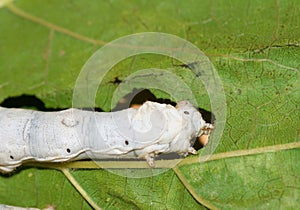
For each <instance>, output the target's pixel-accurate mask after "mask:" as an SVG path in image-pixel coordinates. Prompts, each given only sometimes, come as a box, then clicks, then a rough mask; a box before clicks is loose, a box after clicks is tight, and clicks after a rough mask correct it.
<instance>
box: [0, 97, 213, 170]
mask: <svg viewBox="0 0 300 210" xmlns="http://www.w3.org/2000/svg"><path fill="white" fill-rule="evenodd" d="M210 128H212V125H211V124H208V123H206V122H205V121H204V120H203V119H202V116H201V114H200V113H199V112H198V111H197V109H196V108H194V107H193V106H192V105H191V104H190V103H189V102H188V101H181V102H179V103H178V104H177V106H176V108H175V107H173V106H171V105H166V104H159V103H155V102H150V101H149V102H146V103H144V104H143V105H142V106H140V107H139V108H129V109H125V110H122V111H117V112H108V113H103V112H101V113H100V112H91V111H83V110H79V109H73V108H72V109H68V110H64V111H59V112H40V111H33V110H25V109H8V108H1V107H0V143H1V147H0V170H2V171H3V172H10V171H12V170H14V169H15V168H16V167H18V166H20V165H21V164H22V163H23V162H25V161H44V162H63V161H70V160H79V159H86V158H92V159H104V158H145V159H146V160H147V162H148V163H149V165H150V166H154V157H155V156H156V155H158V154H161V153H171V152H176V153H178V154H181V155H187V154H188V153H193V154H195V153H196V151H195V150H194V149H193V147H192V146H191V144H192V143H193V140H194V139H195V138H196V137H198V136H201V135H203V134H206V131H207V130H208V129H210Z"/></svg>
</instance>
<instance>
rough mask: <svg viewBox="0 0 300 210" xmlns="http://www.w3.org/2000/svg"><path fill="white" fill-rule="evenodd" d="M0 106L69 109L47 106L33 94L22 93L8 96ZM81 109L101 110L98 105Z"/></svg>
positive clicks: (51, 109) (49, 109)
mask: <svg viewBox="0 0 300 210" xmlns="http://www.w3.org/2000/svg"><path fill="white" fill-rule="evenodd" d="M0 106H2V107H6V108H24V109H34V110H38V111H44V112H51V111H52V112H53V111H61V110H65V109H69V108H70V107H66V108H58V107H56V108H48V107H46V106H45V103H44V102H43V101H42V100H41V99H39V98H38V97H36V96H35V95H27V94H23V95H20V96H14V97H8V98H6V99H5V100H4V101H2V102H1V103H0ZM81 109H82V110H86V111H97V112H103V110H102V109H100V108H99V107H94V108H86V107H83V108H81Z"/></svg>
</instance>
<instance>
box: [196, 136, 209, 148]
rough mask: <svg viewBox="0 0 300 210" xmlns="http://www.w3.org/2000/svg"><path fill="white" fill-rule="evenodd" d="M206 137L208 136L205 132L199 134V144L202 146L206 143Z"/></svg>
mask: <svg viewBox="0 0 300 210" xmlns="http://www.w3.org/2000/svg"><path fill="white" fill-rule="evenodd" d="M208 137H209V135H207V134H203V135H201V136H199V137H198V141H199V142H200V144H201V145H202V146H205V145H207V143H208Z"/></svg>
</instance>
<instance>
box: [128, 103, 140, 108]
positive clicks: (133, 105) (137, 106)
mask: <svg viewBox="0 0 300 210" xmlns="http://www.w3.org/2000/svg"><path fill="white" fill-rule="evenodd" d="M140 106H142V105H141V104H132V105H131V106H130V108H134V109H138V108H140Z"/></svg>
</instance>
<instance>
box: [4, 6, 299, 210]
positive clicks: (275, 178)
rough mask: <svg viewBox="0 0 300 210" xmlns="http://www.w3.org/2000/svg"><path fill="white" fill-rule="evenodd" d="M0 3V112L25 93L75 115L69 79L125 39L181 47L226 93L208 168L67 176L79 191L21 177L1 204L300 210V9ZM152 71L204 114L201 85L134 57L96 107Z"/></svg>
mask: <svg viewBox="0 0 300 210" xmlns="http://www.w3.org/2000/svg"><path fill="white" fill-rule="evenodd" d="M3 2H4V1H0V25H1V33H0V64H1V66H0V68H1V74H0V101H3V100H4V99H6V98H7V97H12V96H19V95H22V94H31V95H35V96H37V97H38V98H39V99H41V100H42V101H43V102H44V103H45V106H46V107H51V108H55V107H60V108H67V107H71V106H72V93H73V89H74V85H75V82H76V78H77V77H78V74H79V72H80V70H81V68H82V66H83V65H84V63H85V62H86V60H87V59H88V58H89V57H90V56H91V55H92V54H93V53H94V52H95V51H96V50H97V49H99V48H100V47H101V46H102V45H104V44H105V43H108V42H110V41H112V40H114V39H116V38H119V37H121V36H124V35H128V34H132V33H137V32H145V31H158V32H165V33H171V34H174V35H177V36H180V37H182V38H185V39H187V40H188V41H190V42H192V43H193V44H195V45H196V46H197V47H199V49H201V50H202V51H204V52H205V53H206V54H207V55H208V56H209V58H210V59H211V60H212V62H213V64H214V66H215V68H216V69H217V72H218V74H219V76H220V77H221V80H222V82H223V86H224V90H225V93H226V102H227V117H226V126H225V130H224V133H223V136H222V138H221V140H220V144H219V145H218V147H217V150H216V151H215V152H214V154H213V155H212V156H211V157H209V158H211V159H210V160H208V161H207V162H203V161H202V162H201V161H200V159H199V157H198V156H196V157H191V158H187V159H185V160H184V161H182V162H181V163H180V164H179V165H178V166H177V167H175V168H174V171H172V170H168V171H167V172H165V173H162V174H159V175H157V176H153V177H148V178H140V179H133V178H125V177H122V176H118V175H115V174H112V173H110V172H108V171H107V170H101V169H98V170H90V169H89V170H88V169H86V170H84V169H77V170H74V171H71V172H69V171H68V170H67V169H63V171H64V172H65V174H67V177H68V178H69V179H70V180H71V181H72V180H73V181H75V182H72V183H73V184H74V186H75V187H76V188H74V187H72V185H71V184H70V182H69V180H68V179H67V177H66V176H63V175H62V173H61V172H59V171H56V170H51V169H34V168H20V170H18V171H17V172H16V173H14V174H11V175H1V177H0V203H4V204H9V205H17V206H24V207H28V206H30V207H39V208H44V207H46V206H47V205H54V206H56V207H57V208H58V209H76V208H82V209H90V208H91V206H90V205H89V204H88V203H87V202H86V200H88V199H91V200H92V201H93V202H94V203H95V204H96V206H97V207H102V208H107V209H120V208H121V209H124V208H132V209H136V208H140V209H148V208H155V209H156V208H159V209H166V208H167V209H181V208H186V209H191V208H196V209H203V208H205V207H204V206H207V207H208V208H221V209H245V208H248V209H253V208H255V209H266V208H267V209H271V208H276V209H277V208H281V209H296V208H297V207H298V208H299V189H300V178H299V173H300V168H299V166H298V165H299V164H298V162H299V157H300V156H299V155H300V154H299V146H298V144H299V127H300V118H299V116H300V113H299V104H300V94H299V93H300V85H299V84H300V83H299V67H300V60H299V57H300V50H299V40H300V30H299V25H300V23H299V22H300V20H299V18H297V17H298V14H299V12H300V6H299V3H298V1H297V0H292V1H273V0H267V1H249V2H248V1H238V0H231V1H204V0H203V1H188V2H186V1H164V2H161V1H131V2H130V3H125V2H122V1H113V2H99V1H94V0H93V1H92V0H90V1H88V2H87V1H83V0H76V1H71V0H66V1H63V2H62V1H58V0H51V1H50V0H49V1H48V0H44V1H39V0H27V1H25V0H19V1H14V2H13V4H9V5H4V6H3V5H2V4H1V3H3ZM5 2H6V1H5ZM1 6H2V7H1ZM150 67H157V68H162V69H168V70H169V71H170V72H173V73H176V74H177V75H178V76H179V77H181V78H182V79H183V80H184V81H185V82H186V83H187V84H188V86H189V87H191V89H192V90H193V93H194V94H195V95H196V99H197V101H198V103H199V105H201V107H202V108H205V109H207V110H210V100H209V97H208V95H207V93H206V90H205V88H204V86H203V85H202V84H201V82H199V81H197V80H195V79H194V78H193V74H192V73H191V72H187V71H186V70H184V68H181V67H175V66H174V61H172V60H171V59H169V58H165V57H163V56H158V55H143V56H135V57H132V58H129V59H127V60H125V61H122V62H121V63H120V64H118V65H117V66H115V67H114V68H113V69H112V70H111V71H110V72H109V74H108V75H106V76H107V77H106V78H105V80H104V83H103V84H102V86H101V87H100V88H99V92H98V95H97V98H96V104H97V105H98V106H99V107H101V108H102V109H104V110H105V111H109V110H110V108H111V106H112V105H111V98H112V95H113V92H114V90H115V89H116V87H117V84H114V83H113V82H111V81H113V80H114V78H115V77H118V78H119V79H124V78H126V77H127V76H128V75H130V74H131V73H132V72H134V71H137V70H138V69H144V68H150ZM153 93H155V95H156V96H157V97H169V96H168V95H167V94H165V93H163V92H161V91H157V90H156V91H153ZM217 120H218V119H217ZM212 137H213V136H212ZM213 142H214V137H213V138H211V142H210V143H211V144H212V143H213ZM286 145H294V146H291V147H286ZM209 148H210V145H208V147H207V148H205V149H204V151H203V153H205V150H209ZM270 148H273V150H270ZM200 157H201V156H200ZM119 170H123V172H124V170H125V169H119ZM127 170H130V169H127ZM132 170H133V169H132ZM131 173H139V170H136V171H135V170H133V171H131ZM76 189H77V190H80V189H81V190H82V191H80V193H78V192H77V190H76ZM83 192H85V193H86V195H84V193H83ZM94 207H95V206H94Z"/></svg>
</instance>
